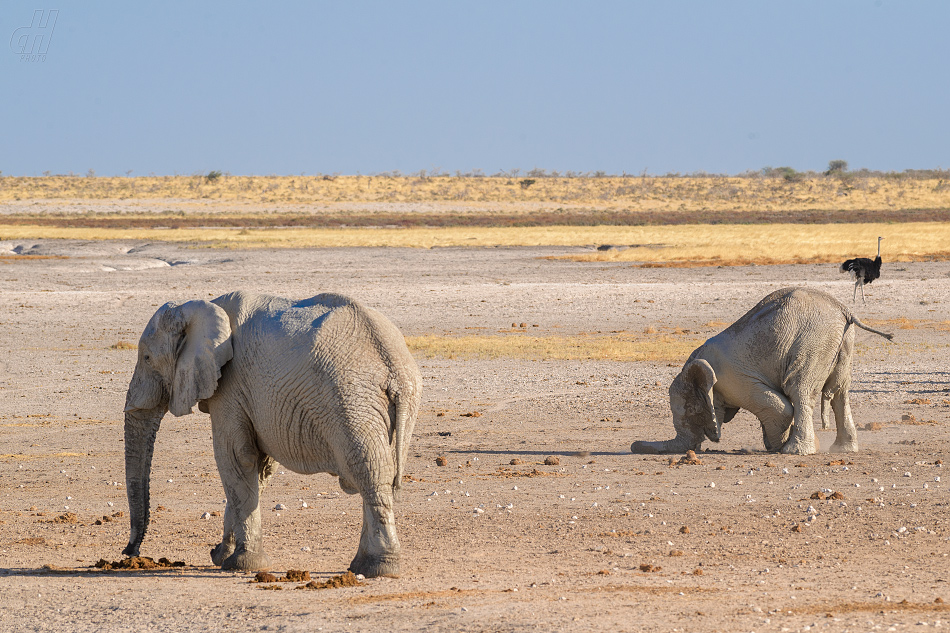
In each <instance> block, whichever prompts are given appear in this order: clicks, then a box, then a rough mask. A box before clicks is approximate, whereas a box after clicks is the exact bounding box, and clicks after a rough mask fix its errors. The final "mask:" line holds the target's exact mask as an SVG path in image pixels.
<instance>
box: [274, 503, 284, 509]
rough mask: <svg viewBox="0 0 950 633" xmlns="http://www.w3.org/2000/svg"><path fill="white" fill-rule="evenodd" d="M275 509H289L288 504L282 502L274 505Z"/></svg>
mask: <svg viewBox="0 0 950 633" xmlns="http://www.w3.org/2000/svg"><path fill="white" fill-rule="evenodd" d="M274 509H275V510H286V509H287V506H285V505H284V504H282V503H278V504H277V505H276V506H274Z"/></svg>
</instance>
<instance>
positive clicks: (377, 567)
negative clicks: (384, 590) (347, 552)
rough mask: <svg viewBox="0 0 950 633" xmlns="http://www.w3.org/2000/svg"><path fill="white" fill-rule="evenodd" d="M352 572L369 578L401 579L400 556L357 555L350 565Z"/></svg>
mask: <svg viewBox="0 0 950 633" xmlns="http://www.w3.org/2000/svg"><path fill="white" fill-rule="evenodd" d="M350 571H351V572H353V573H354V574H363V575H364V576H366V577H367V578H377V577H379V576H389V577H390V578H398V577H399V556H398V555H388V556H387V555H384V556H368V555H361V554H357V555H356V558H354V559H353V562H352V563H350Z"/></svg>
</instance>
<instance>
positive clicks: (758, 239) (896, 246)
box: [0, 222, 950, 266]
mask: <svg viewBox="0 0 950 633" xmlns="http://www.w3.org/2000/svg"><path fill="white" fill-rule="evenodd" d="M879 235H883V236H884V237H885V240H884V243H883V256H884V260H885V261H887V262H908V261H921V260H930V259H948V258H950V223H944V222H906V223H900V224H821V225H815V224H771V225H765V224H694V225H680V226H590V227H587V226H570V227H567V226H549V227H470V228H465V227H448V228H405V229H373V228H352V229H334V228H288V229H231V228H207V229H192V228H182V229H134V228H132V229H117V228H68V227H52V226H50V227H46V226H8V225H7V226H4V225H2V224H0V240H17V239H41V238H60V239H78V240H117V239H121V240H146V241H154V240H164V241H172V242H195V243H200V244H204V245H206V246H211V247H217V248H313V247H331V246H372V247H381V246H387V247H410V248H435V247H464V246H471V247H486V246H592V245H597V244H614V245H631V244H632V245H636V244H639V245H640V246H633V247H631V248H627V249H624V250H609V251H593V250H592V251H588V252H583V253H575V254H571V255H564V256H561V258H563V259H571V260H575V261H586V262H654V263H659V264H662V265H670V266H677V265H681V266H693V265H697V264H699V265H707V266H710V265H736V264H748V263H757V264H778V263H810V262H837V261H841V260H842V259H844V258H846V257H859V256H861V257H873V256H874V254H875V248H876V244H877V237H878V236H879Z"/></svg>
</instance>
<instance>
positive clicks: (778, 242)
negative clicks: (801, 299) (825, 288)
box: [562, 222, 950, 266]
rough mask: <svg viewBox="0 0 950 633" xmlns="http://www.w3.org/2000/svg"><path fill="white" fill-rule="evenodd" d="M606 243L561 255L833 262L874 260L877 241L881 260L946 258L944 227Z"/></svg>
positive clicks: (743, 228)
mask: <svg viewBox="0 0 950 633" xmlns="http://www.w3.org/2000/svg"><path fill="white" fill-rule="evenodd" d="M611 229H612V230H613V231H615V237H614V239H613V240H606V241H605V243H607V244H615V245H624V244H628V245H636V244H640V246H633V247H631V248H627V249H623V250H617V249H615V250H608V251H593V252H588V253H577V254H572V255H564V256H562V259H570V260H574V261H585V262H617V261H631V262H632V261H639V262H662V263H665V264H667V265H682V266H692V265H696V264H700V265H707V266H709V265H736V264H749V263H756V264H780V263H821V262H839V261H842V260H844V259H846V258H848V257H874V255H875V253H876V248H877V238H878V236H883V237H884V238H885V239H884V242H883V243H882V254H883V259H884V260H885V261H887V262H908V261H920V260H926V259H948V258H950V223H946V222H906V223H900V224H754V225H752V224H715V225H706V224H693V225H686V226H646V227H611Z"/></svg>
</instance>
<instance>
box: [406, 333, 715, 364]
mask: <svg viewBox="0 0 950 633" xmlns="http://www.w3.org/2000/svg"><path fill="white" fill-rule="evenodd" d="M702 342H703V340H701V339H695V338H680V337H676V336H671V335H667V334H657V335H632V334H615V335H610V336H591V335H578V336H527V335H506V336H483V335H479V336H459V337H454V336H438V335H424V336H411V337H407V338H406V343H407V344H408V345H409V349H411V350H412V351H414V352H418V353H420V354H422V355H424V356H426V357H427V358H433V357H440V358H448V359H466V360H467V359H484V360H492V359H497V358H515V359H521V360H616V361H646V360H653V361H683V360H685V359H686V358H687V357H688V356H689V354H690V353H691V352H692V351H693V350H694V349H696V348H697V347H698V346H699V345H701V344H702Z"/></svg>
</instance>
